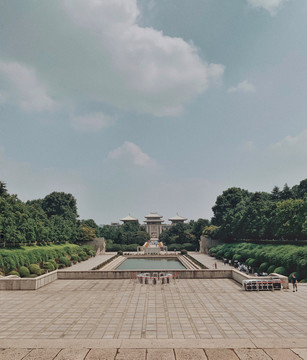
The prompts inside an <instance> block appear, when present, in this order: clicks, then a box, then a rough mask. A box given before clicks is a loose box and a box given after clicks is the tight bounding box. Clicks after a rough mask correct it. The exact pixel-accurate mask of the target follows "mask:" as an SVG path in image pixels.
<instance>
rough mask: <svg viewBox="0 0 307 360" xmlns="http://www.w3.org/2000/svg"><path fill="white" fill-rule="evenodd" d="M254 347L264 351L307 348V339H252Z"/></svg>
mask: <svg viewBox="0 0 307 360" xmlns="http://www.w3.org/2000/svg"><path fill="white" fill-rule="evenodd" d="M251 341H252V342H253V343H254V345H255V346H256V347H258V348H263V349H274V348H277V349H291V348H306V344H307V337H306V338H301V339H294V338H291V337H290V338H289V337H288V338H286V337H284V338H282V339H272V338H270V339H251Z"/></svg>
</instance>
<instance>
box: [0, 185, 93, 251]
mask: <svg viewBox="0 0 307 360" xmlns="http://www.w3.org/2000/svg"><path fill="white" fill-rule="evenodd" d="M97 228H98V226H97V225H96V224H95V222H94V220H91V219H90V220H79V219H78V212H77V201H76V199H75V198H74V197H73V195H71V194H67V193H64V192H52V193H51V194H49V195H47V196H46V197H44V198H43V199H38V200H31V201H27V202H23V201H21V200H20V199H18V197H17V195H10V194H9V193H8V191H7V189H6V184H5V183H4V182H1V181H0V248H11V247H18V246H20V245H31V244H50V243H57V242H58V243H64V242H71V243H75V242H77V241H86V240H92V239H93V238H95V237H96V236H97V235H98V234H97V232H98V230H97Z"/></svg>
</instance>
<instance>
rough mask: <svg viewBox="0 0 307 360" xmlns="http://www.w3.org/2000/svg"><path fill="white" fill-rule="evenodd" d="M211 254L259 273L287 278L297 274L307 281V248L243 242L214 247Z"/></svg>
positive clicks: (299, 277)
mask: <svg viewBox="0 0 307 360" xmlns="http://www.w3.org/2000/svg"><path fill="white" fill-rule="evenodd" d="M209 254H210V255H211V256H215V257H216V258H218V259H222V258H227V259H231V260H232V261H234V260H238V261H240V262H241V263H244V264H246V265H248V266H251V267H252V268H254V269H256V270H258V271H259V272H267V273H272V272H277V273H279V274H282V275H286V276H289V275H290V274H291V273H293V272H295V273H297V275H298V279H307V246H296V245H258V244H252V243H245V242H242V243H233V244H223V245H218V246H215V247H212V248H211V249H210V251H209Z"/></svg>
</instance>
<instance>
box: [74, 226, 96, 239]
mask: <svg viewBox="0 0 307 360" xmlns="http://www.w3.org/2000/svg"><path fill="white" fill-rule="evenodd" d="M95 238H96V233H95V229H93V228H92V227H90V226H88V225H85V224H83V225H81V227H80V229H79V236H78V240H79V241H93V240H94V239H95Z"/></svg>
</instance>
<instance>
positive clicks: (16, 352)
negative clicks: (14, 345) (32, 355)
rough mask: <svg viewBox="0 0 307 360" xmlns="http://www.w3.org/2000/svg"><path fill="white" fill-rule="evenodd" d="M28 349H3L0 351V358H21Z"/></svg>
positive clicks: (14, 359) (19, 359) (17, 359)
mask: <svg viewBox="0 0 307 360" xmlns="http://www.w3.org/2000/svg"><path fill="white" fill-rule="evenodd" d="M30 351H31V350H30V349H4V350H3V351H1V352H0V360H21V359H22V358H24V357H25V356H26V355H27V354H28V353H29V352H30Z"/></svg>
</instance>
